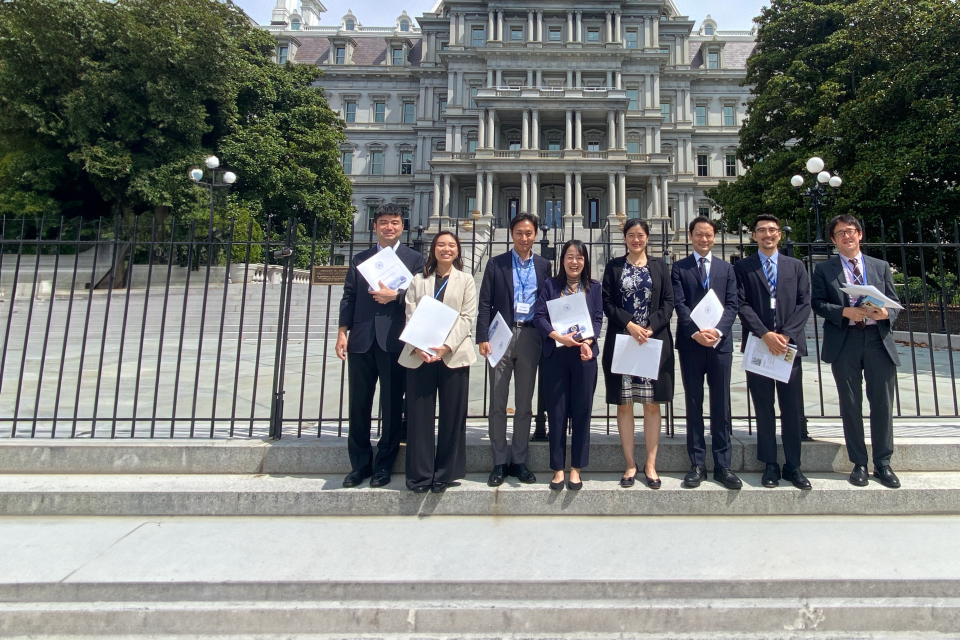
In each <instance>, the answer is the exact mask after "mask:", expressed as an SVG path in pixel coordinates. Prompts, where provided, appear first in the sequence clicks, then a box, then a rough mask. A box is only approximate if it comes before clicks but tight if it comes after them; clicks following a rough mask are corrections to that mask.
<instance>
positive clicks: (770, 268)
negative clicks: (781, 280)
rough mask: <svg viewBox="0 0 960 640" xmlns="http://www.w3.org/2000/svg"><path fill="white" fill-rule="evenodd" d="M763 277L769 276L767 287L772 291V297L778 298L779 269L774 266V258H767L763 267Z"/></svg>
mask: <svg viewBox="0 0 960 640" xmlns="http://www.w3.org/2000/svg"><path fill="white" fill-rule="evenodd" d="M763 275H765V276H767V287H768V288H769V289H770V297H771V298H776V297H777V267H776V265H774V264H773V259H772V258H767V261H766V262H765V263H764V265H763Z"/></svg>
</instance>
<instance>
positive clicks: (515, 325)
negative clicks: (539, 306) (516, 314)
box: [510, 321, 533, 328]
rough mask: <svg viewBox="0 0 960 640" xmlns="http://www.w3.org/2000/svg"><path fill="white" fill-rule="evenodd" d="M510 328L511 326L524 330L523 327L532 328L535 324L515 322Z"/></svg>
mask: <svg viewBox="0 0 960 640" xmlns="http://www.w3.org/2000/svg"><path fill="white" fill-rule="evenodd" d="M510 326H511V327H521V328H522V327H532V326H533V322H527V321H524V322H514V323H512V324H511V325H510Z"/></svg>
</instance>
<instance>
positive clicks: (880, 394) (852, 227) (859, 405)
mask: <svg viewBox="0 0 960 640" xmlns="http://www.w3.org/2000/svg"><path fill="white" fill-rule="evenodd" d="M827 233H828V234H829V236H830V238H831V239H832V240H833V243H834V244H835V245H836V246H837V249H838V250H839V252H840V255H839V256H835V257H833V258H830V259H829V260H827V261H826V262H822V263H820V264H819V265H817V270H816V271H815V272H814V274H813V291H812V295H811V302H812V305H813V311H814V313H816V314H817V315H818V316H822V317H823V320H824V322H823V350H822V351H821V353H820V357H821V358H822V359H823V361H824V362H828V363H830V365H831V368H832V370H833V377H834V379H835V380H836V382H837V392H838V393H839V396H840V417H841V419H842V420H843V437H844V439H845V440H846V441H847V455H848V456H849V457H850V462H852V463H853V464H854V467H853V472H852V473H851V474H850V483H851V484H854V485H856V486H858V487H863V486H866V485H867V484H869V477H868V475H867V445H866V443H865V442H864V436H863V381H864V378H866V382H867V401H868V402H869V403H870V441H871V442H872V444H873V465H874V472H873V475H874V477H876V478H877V479H879V480H880V483H881V484H883V485H884V486H886V487H891V488H898V487H899V486H900V480H899V479H898V478H897V476H896V474H895V473H894V472H893V469H891V468H890V457H891V456H892V455H893V394H894V384H895V381H896V375H897V366H898V365H899V364H900V357H899V356H898V355H897V347H896V345H895V344H894V342H893V335H892V334H891V333H890V328H891V326H892V325H893V321H894V320H895V319H896V317H897V312H896V310H894V309H886V308H877V307H874V306H860V303H861V302H862V301H861V300H860V299H858V298H851V297H850V296H848V295H847V294H846V293H844V292H843V291H841V290H840V287H842V286H845V285H848V284H860V285H873V286H875V287H876V288H877V289H879V290H880V291H882V292H883V294H884V295H886V296H887V297H888V298H891V299H893V300H897V294H896V292H895V291H894V288H893V274H892V273H891V271H890V265H889V264H887V263H886V262H884V261H883V260H878V259H876V258H871V257H869V256H864V255H863V254H862V253H861V252H860V242H861V240H863V228H862V227H861V226H860V222H859V221H858V220H857V219H856V218H855V217H853V216H850V215H840V216H837V217H835V218H834V219H833V220H831V221H830V224H829V225H828V227H827Z"/></svg>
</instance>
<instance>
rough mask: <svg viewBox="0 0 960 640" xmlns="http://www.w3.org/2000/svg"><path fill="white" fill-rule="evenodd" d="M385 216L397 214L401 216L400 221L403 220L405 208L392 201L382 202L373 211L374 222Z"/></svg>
mask: <svg viewBox="0 0 960 640" xmlns="http://www.w3.org/2000/svg"><path fill="white" fill-rule="evenodd" d="M384 216H397V217H398V218H400V222H403V209H401V208H400V205H398V204H393V203H392V202H388V203H386V204H382V205H380V206H379V207H377V210H376V211H374V212H373V222H374V223H376V222H377V220H379V219H380V218H382V217H384Z"/></svg>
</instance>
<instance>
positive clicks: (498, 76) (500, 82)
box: [497, 69, 503, 87]
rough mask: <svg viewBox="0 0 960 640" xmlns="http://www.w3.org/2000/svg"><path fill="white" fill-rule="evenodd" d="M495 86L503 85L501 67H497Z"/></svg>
mask: <svg viewBox="0 0 960 640" xmlns="http://www.w3.org/2000/svg"><path fill="white" fill-rule="evenodd" d="M497 86H498V87H502V86H503V70H502V69H497Z"/></svg>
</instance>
